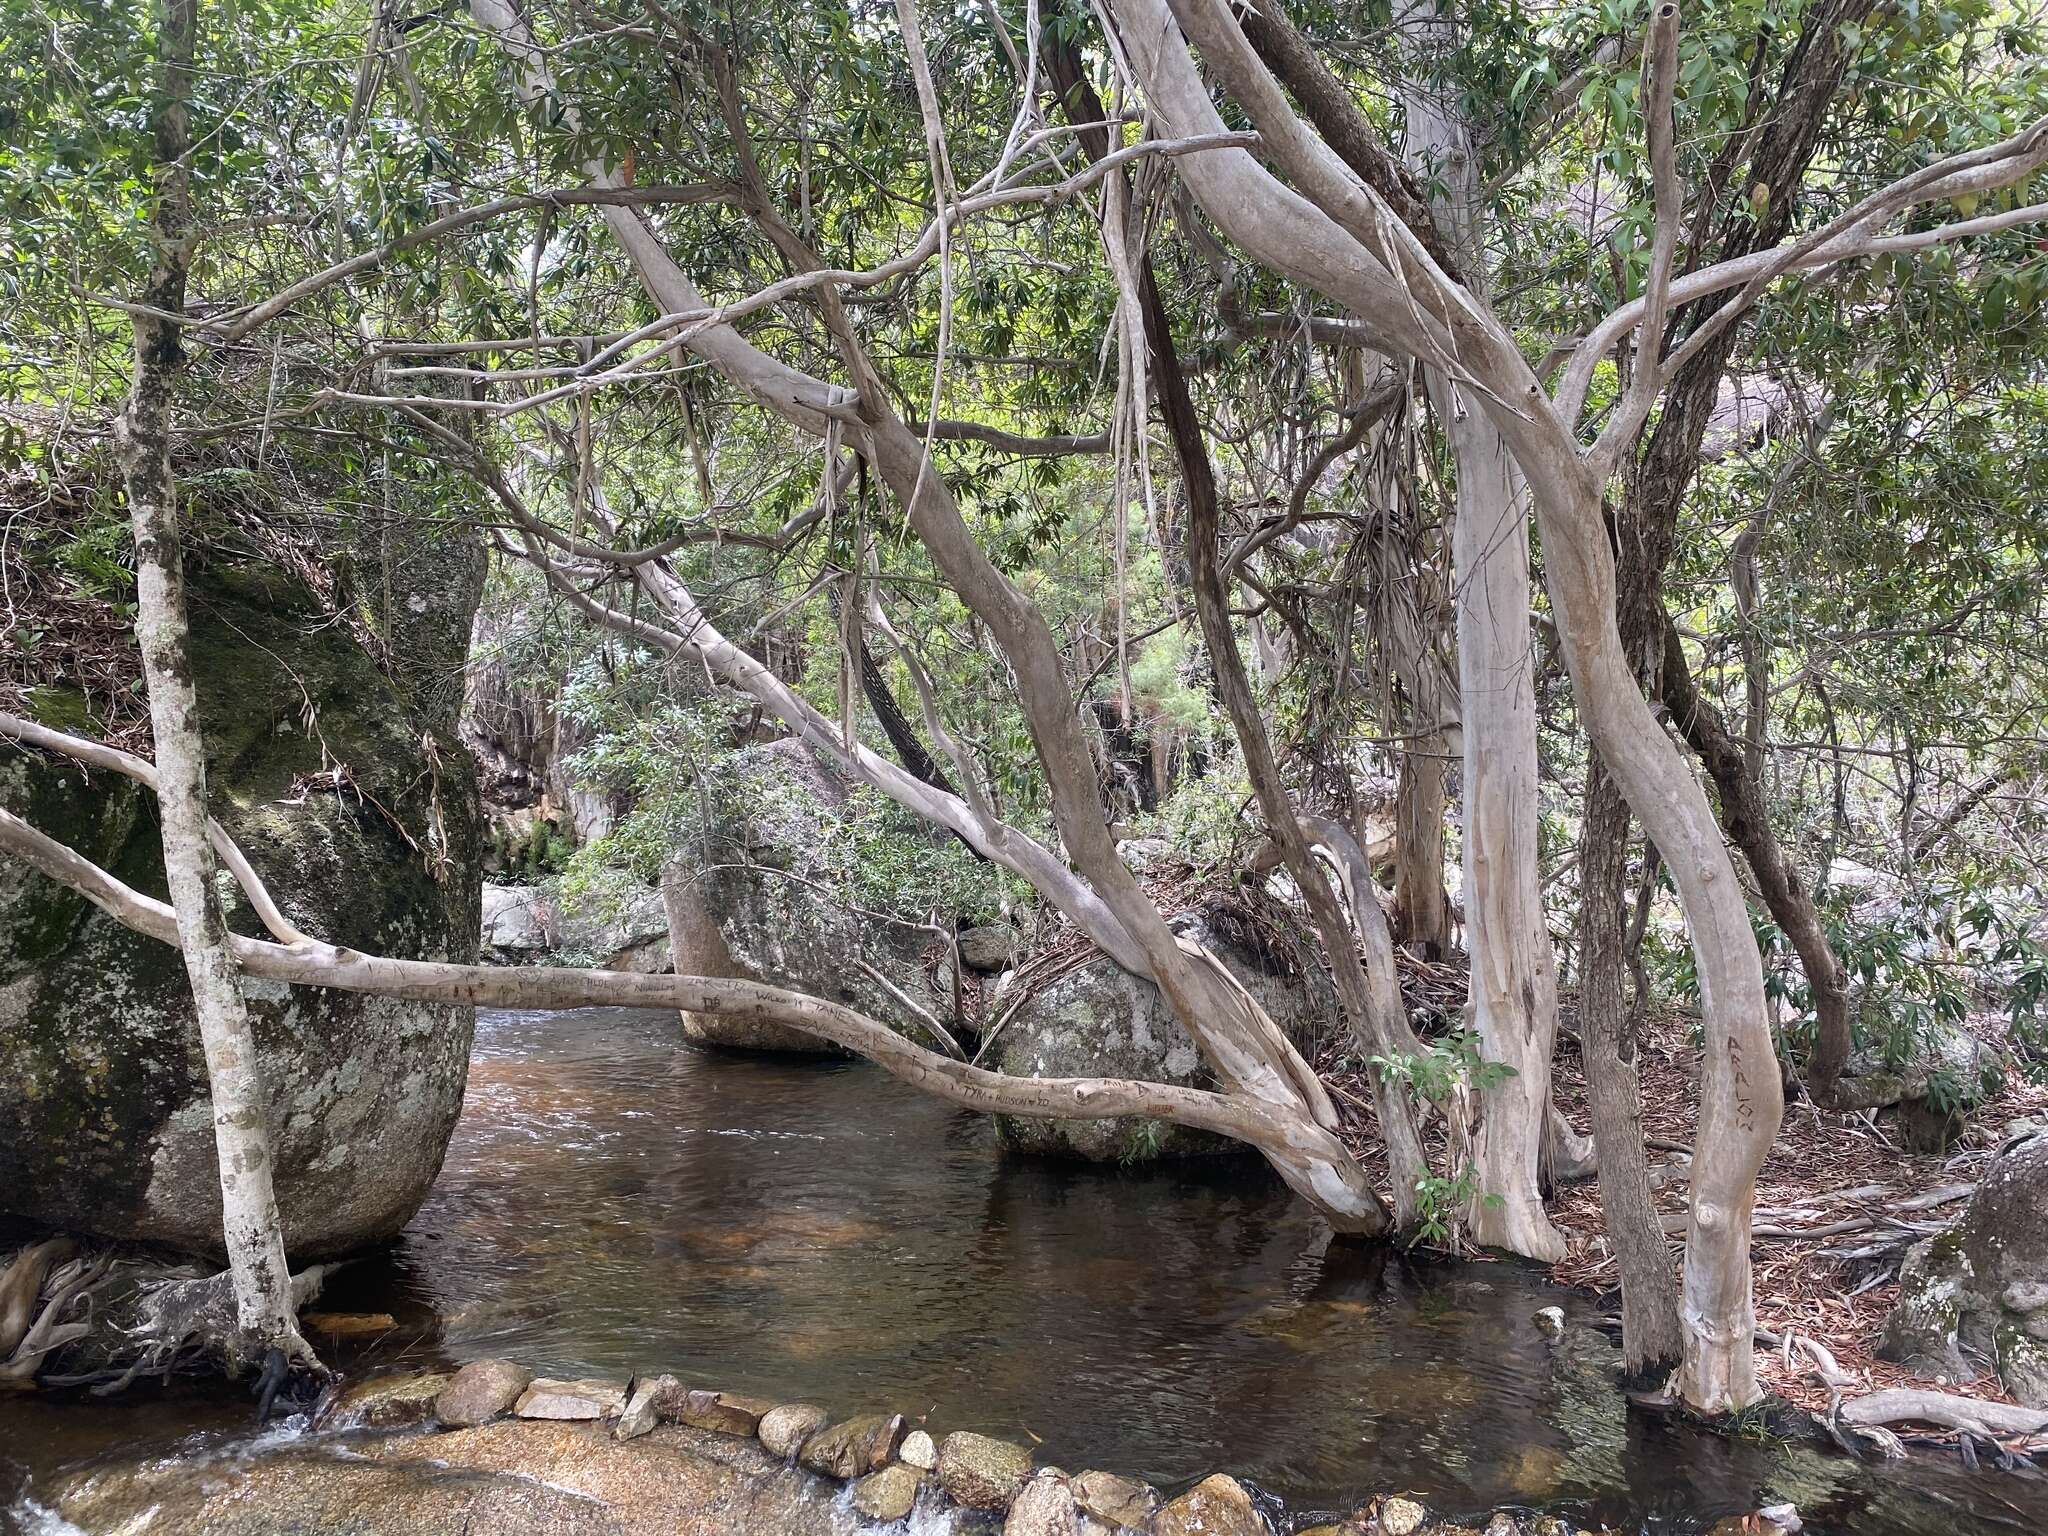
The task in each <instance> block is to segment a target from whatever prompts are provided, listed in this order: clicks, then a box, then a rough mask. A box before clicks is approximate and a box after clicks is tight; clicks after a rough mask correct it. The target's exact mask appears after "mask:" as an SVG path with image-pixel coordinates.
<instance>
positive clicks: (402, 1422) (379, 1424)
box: [332, 1371, 453, 1429]
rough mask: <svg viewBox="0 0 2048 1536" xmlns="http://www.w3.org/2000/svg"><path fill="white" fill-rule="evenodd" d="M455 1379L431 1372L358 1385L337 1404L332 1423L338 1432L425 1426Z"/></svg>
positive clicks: (386, 1377)
mask: <svg viewBox="0 0 2048 1536" xmlns="http://www.w3.org/2000/svg"><path fill="white" fill-rule="evenodd" d="M452 1379H453V1378H452V1377H450V1376H449V1375H448V1374H447V1373H446V1372H444V1371H430V1372H427V1373H425V1374H423V1375H419V1376H383V1377H379V1378H377V1379H376V1380H374V1381H364V1382H358V1383H356V1384H355V1385H354V1386H352V1387H350V1388H349V1389H348V1390H347V1391H345V1392H343V1393H342V1395H341V1398H340V1400H339V1401H338V1402H336V1403H335V1405H334V1414H333V1418H332V1422H333V1424H334V1426H335V1427H336V1428H337V1429H399V1428H403V1427H405V1426H407V1425H412V1424H424V1423H426V1422H427V1421H428V1420H429V1419H431V1418H433V1417H434V1413H435V1404H436V1402H437V1400H438V1399H439V1398H440V1396H441V1393H442V1392H443V1391H444V1390H445V1389H446V1388H447V1387H448V1385H449V1383H450V1381H451V1380H452Z"/></svg>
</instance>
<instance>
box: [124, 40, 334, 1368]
mask: <svg viewBox="0 0 2048 1536" xmlns="http://www.w3.org/2000/svg"><path fill="white" fill-rule="evenodd" d="M156 21H157V26H158V44H157V47H158V86H157V92H158V97H157V102H156V108H155V140H156V145H155V148H156V172H157V176H158V178H159V185H158V188H157V206H156V211H155V214H154V217H153V220H152V224H153V229H152V233H153V235H154V237H155V240H156V245H157V257H156V263H155V266H154V268H153V270H152V271H151V273H150V278H149V284H148V286H147V288H145V289H144V291H143V293H142V295H141V302H142V304H144V305H146V306H147V308H148V310H149V311H151V313H144V314H137V315H136V317H135V320H134V327H135V375H134V381H133V384H132V386H131V387H130V390H129V395H128V400H127V402H126V404H125V405H123V407H122V409H121V412H120V414H119V415H118V416H117V417H116V418H115V420H114V455H115V459H116V461H117V462H118V464H119V466H120V470H121V477H122V482H123V486H124V488H125V490H126V492H127V496H128V514H129V521H130V525H131V527H132V529H133V531H134V536H135V596H136V615H135V637H136V640H137V643H138V645H139V648H140V650H141V653H142V675H143V680H144V682H145V684H146V685H147V688H148V692H149V716H150V729H151V736H152V739H153V741H154V743H155V749H156V775H157V801H158V805H159V808H160V820H161V823H162V828H163V856H164V878H165V883H166V884H167V885H168V886H169V888H170V894H171V904H172V907H173V910H174V911H175V913H176V916H177V936H178V943H179V947H180V948H181V950H182V951H183V953H184V957H185V972H186V975H187V976H188V977H189V978H190V981H191V984H192V1001H193V1009H194V1012H195V1014H196V1016H197V1018H198V1022H199V1036H200V1042H201V1045H202V1046H203V1047H204V1050H205V1054H206V1072H207V1082H208V1086H209V1088H210V1091H211V1094H212V1099H213V1133H214V1145H215V1148H216V1151H217V1154H218V1157H219V1162H220V1192H221V1232H222V1237H223V1241H224V1243H225V1245H226V1248H227V1255H228V1271H229V1273H230V1275H231V1276H232V1277H233V1288H234V1297H235V1311H236V1321H237V1324H238V1326H239V1330H240V1335H241V1337H240V1340H239V1351H240V1353H241V1356H242V1358H241V1359H240V1360H232V1359H231V1360H230V1362H229V1363H230V1365H231V1366H239V1365H242V1364H247V1363H251V1362H253V1361H256V1360H259V1359H261V1358H262V1357H263V1356H264V1355H266V1354H267V1353H268V1352H269V1351H271V1350H278V1351H281V1352H282V1353H283V1354H284V1355H285V1356H287V1357H288V1358H290V1359H292V1360H294V1361H296V1362H299V1363H316V1362H315V1361H314V1356H313V1352H312V1350H311V1349H310V1348H309V1347H308V1346H307V1344H306V1343H305V1341H304V1339H302V1338H301V1337H300V1335H299V1331H298V1322H297V1319H296V1317H295V1316H294V1313H293V1308H292V1291H291V1273H290V1270H289V1268H288V1266H287V1264H286V1262H285V1252H284V1229H283V1226H282V1224H281V1223H280V1222H279V1220H278V1214H277V1200H276V1197H275V1194H274V1191H273V1189H272V1187H271V1154H270V1132H269V1127H268V1125H267V1124H266V1121H265V1114H266V1105H265V1095H264V1088H263V1077H262V1072H261V1068H260V1065H259V1062H258V1059H257V1054H256V1037H255V1032H254V1030H253V1029H252V1028H251V1026H250V1022H249V1011H248V1007H247V1004H246V1003H245V1001H244V999H243V996H242V984H241V977H240V974H239V972H238V970H237V967H236V964H235V961H234V958H233V956H232V954H231V953H230V951H229V947H228V929H227V920H226V918H225V917H224V916H223V915H222V912H221V905H220V897H219V895H218V893H217V892H216V891H215V889H214V880H213V877H214V870H215V863H214V850H213V845H212V842H211V841H210V838H209V828H208V817H207V809H206V749H205V744H204V743H203V742H202V741H201V739H200V734H199V704H198V696H197V694H196V693H195V691H194V688H193V682H192V667H191V663H190V661H189V659H188V657H187V654H186V653H187V647H188V643H189V635H188V630H187V626H186V621H185V592H184V569H183V555H182V551H181V548H180V544H179V537H178V485H177V479H176V477H175V475H174V473H173V471H172V468H171V431H172V423H173V415H174V408H173V392H174V387H175V386H174V378H175V374H176V371H177V369H178V367H179V365H180V364H181V363H182V361H183V350H182V347H181V346H180V337H179V326H178V324H177V322H176V321H175V320H173V319H171V318H168V317H170V316H175V315H177V314H179V313H181V312H182V311H183V309H184V306H185V281H186V271H187V266H188V263H189V260H190V250H191V240H192V233H193V231H192V212H191V188H190V173H189V170H188V169H187V167H186V164H185V159H186V155H187V152H188V150H189V148H190V144H191V98H192V80H193V62H192V61H193V52H194V46H195V43H196V39H197V33H198V6H197V0H162V3H161V4H160V6H159V8H158V10H157V14H156Z"/></svg>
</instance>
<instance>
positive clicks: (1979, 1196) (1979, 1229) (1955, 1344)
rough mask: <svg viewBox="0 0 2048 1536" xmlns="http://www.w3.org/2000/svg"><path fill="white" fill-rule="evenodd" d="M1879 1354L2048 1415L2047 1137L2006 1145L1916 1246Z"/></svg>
mask: <svg viewBox="0 0 2048 1536" xmlns="http://www.w3.org/2000/svg"><path fill="white" fill-rule="evenodd" d="M1879 1354H1880V1355H1882V1356H1883V1357H1884V1358H1885V1359H1887V1360H1895V1361H1897V1362H1899V1363H1900V1364H1902V1365H1904V1366H1906V1367H1907V1368H1908V1369H1910V1370H1914V1371H1917V1372H1919V1373H1921V1374H1923V1375H1927V1376H1932V1377H1940V1378H1945V1379H1946V1380H1948V1381H1950V1382H1962V1381H1968V1380H1970V1379H1972V1378H1974V1377H1975V1376H1977V1375H1978V1374H1979V1371H1980V1370H1981V1369H1982V1368H1983V1367H1984V1366H1989V1367H1990V1368H1991V1369H1993V1370H1994V1371H1996V1372H1997V1373H1998V1378H1999V1380H2000V1381H2002V1382H2003V1383H2004V1384H2005V1387H2006V1390H2007V1391H2009V1392H2011V1393H2012V1395H2013V1396H2014V1397H2015V1398H2016V1399H2017V1400H2018V1401H2019V1402H2021V1403H2022V1404H2024V1405H2025V1406H2027V1407H2029V1408H2048V1134H2035V1135H2031V1136H2027V1137H2024V1138H2021V1139H2019V1140H2017V1141H2014V1142H2011V1143H2008V1144H2007V1146H2006V1147H2005V1148H2004V1149H2003V1150H2002V1151H2001V1152H2000V1153H1999V1155H1998V1156H1997V1157H1996V1158H1994V1159H1993V1161H1992V1162H1991V1164H1990V1165H1989V1166H1988V1167H1987V1168H1986V1169H1985V1172H1984V1177H1983V1180H1982V1181H1981V1182H1980V1183H1979V1184H1978V1186H1977V1192H1976V1193H1975V1194H1974V1195H1973V1196H1971V1198H1970V1203H1969V1205H1968V1207H1967V1208H1966V1209H1965V1210H1964V1212H1963V1214H1962V1216H1961V1217H1960V1218H1959V1219H1958V1220H1957V1222H1956V1224H1955V1225H1954V1226H1953V1227H1951V1228H1950V1229H1949V1230H1948V1231H1946V1232H1942V1233H1938V1234H1936V1235H1935V1236H1933V1237H1930V1238H1927V1239H1925V1240H1923V1241H1922V1242H1920V1243H1917V1244H1916V1245H1914V1247H1913V1248H1912V1250H1911V1251H1910V1252H1909V1253H1908V1254H1907V1255H1906V1262H1905V1265H1904V1267H1903V1268H1902V1270H1901V1271H1900V1275H1899V1301H1898V1304H1897V1306H1896V1307H1895V1308H1894V1309H1893V1311H1892V1315H1891V1318H1890V1320H1889V1321H1888V1322H1887V1324H1886V1326H1885V1335H1884V1340H1883V1343H1882V1345H1881V1346H1880V1348H1879Z"/></svg>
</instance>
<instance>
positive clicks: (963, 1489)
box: [939, 1430, 1031, 1509]
mask: <svg viewBox="0 0 2048 1536" xmlns="http://www.w3.org/2000/svg"><path fill="white" fill-rule="evenodd" d="M1030 1475H1031V1453H1030V1452H1029V1451H1027V1450H1025V1449H1024V1447H1023V1446H1021V1445H1012V1444H1011V1443H1010V1442H1009V1441H1007V1440H997V1439H995V1438H994V1437H993V1436H990V1435H977V1434H974V1433H973V1432H971V1431H969V1430H958V1431H955V1432H954V1433H953V1434H950V1435H948V1436H946V1438H945V1439H944V1440H942V1441H941V1442H940V1443H939V1483H940V1485H941V1486H942V1487H943V1488H944V1489H945V1490H946V1492H947V1493H949V1494H951V1495H952V1496H953V1500H954V1502H955V1503H958V1504H965V1505H966V1506H967V1507H968V1508H969V1509H1007V1508H1008V1507H1009V1504H1010V1501H1011V1500H1012V1499H1014V1498H1016V1497H1017V1494H1018V1492H1019V1490H1021V1489H1022V1488H1023V1486H1024V1480H1025V1479H1026V1478H1027V1477H1029V1476H1030Z"/></svg>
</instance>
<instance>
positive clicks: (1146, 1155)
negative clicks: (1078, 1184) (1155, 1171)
mask: <svg viewBox="0 0 2048 1536" xmlns="http://www.w3.org/2000/svg"><path fill="white" fill-rule="evenodd" d="M1172 926H1173V930H1174V931H1175V932H1176V933H1178V934H1181V935H1183V936H1184V937H1186V938H1189V939H1192V940H1193V941H1194V942H1195V943H1197V944H1201V945H1203V946H1204V947H1206V948H1207V949H1209V950H1210V951H1211V952H1212V953H1213V954H1215V956H1216V957H1217V958H1218V959H1219V960H1221V961H1222V962H1223V963H1224V965H1226V966H1227V967H1229V969H1230V972H1231V974H1232V975H1234V976H1236V977H1237V979H1238V980H1239V981H1241V982H1242V983H1244V987H1245V990H1246V991H1248V992H1250V993H1251V995H1252V996H1253V997H1254V998H1256V999H1257V1000H1258V1002H1259V1006H1261V1007H1262V1008H1264V1009H1265V1010H1266V1012H1267V1013H1269V1014H1271V1015H1272V1016H1273V1021H1274V1022H1275V1023H1276V1024H1278V1025H1279V1026H1280V1028H1281V1029H1282V1031H1284V1032H1285V1033H1286V1035H1287V1036H1288V1038H1289V1039H1291V1040H1293V1041H1294V1042H1295V1044H1296V1045H1297V1046H1301V1047H1303V1048H1304V1049H1306V1048H1309V1047H1311V1046H1312V1044H1313V1043H1314V1042H1315V1041H1316V1040H1317V1039H1319V1038H1320V1037H1321V1036H1322V1035H1323V1034H1325V1033H1326V1032H1327V1031H1329V1030H1330V1029H1333V1028H1335V1027H1336V1026H1337V1021H1338V1018H1339V1009H1338V1004H1337V999H1336V993H1335V991H1334V990H1333V988H1332V987H1331V985H1330V982H1329V979H1328V977H1327V976H1325V975H1324V973H1323V972H1322V971H1321V970H1320V969H1319V968H1317V967H1315V966H1313V965H1306V966H1304V965H1303V964H1302V963H1301V962H1300V961H1299V960H1298V959H1297V958H1296V957H1295V956H1293V955H1290V954H1287V953H1284V952H1283V951H1281V950H1280V949H1278V948H1276V947H1275V946H1273V945H1271V944H1269V943H1267V942H1266V941H1265V939H1264V938H1263V936H1262V935H1261V933H1260V931H1259V929H1258V927H1257V925H1255V924H1253V923H1252V922H1250V921H1248V914H1246V913H1245V912H1244V911H1243V910H1242V909H1241V908H1239V907H1237V906H1236V905H1235V904H1234V903H1229V902H1221V901H1218V902H1212V903H1210V904H1209V905H1208V906H1205V907H1202V908H1198V909H1196V910H1195V911H1192V912H1186V913H1183V914H1181V915H1180V916H1178V917H1176V918H1174V919H1173V923H1172ZM1006 1006H1007V1004H1006V1002H1005V1001H1004V999H1003V998H1002V997H1001V995H1000V994H999V995H998V998H997V1001H996V1002H995V1004H994V1005H993V1007H994V1011H995V1012H997V1013H1001V1012H1002V1011H1003V1009H1004V1008H1005V1007H1006ZM988 1060H989V1062H990V1064H992V1065H994V1066H995V1067H996V1068H997V1069H998V1070H999V1071H1003V1072H1007V1073H1009V1074H1010V1075H1011V1076H1013V1077H1129V1078H1139V1079H1142V1080H1145V1081H1148V1082H1156V1083H1173V1084H1178V1085H1181V1086H1186V1087H1198V1088H1213V1087H1215V1086H1216V1083H1215V1079H1214V1077H1213V1076H1211V1074H1210V1072H1209V1070H1208V1068H1207V1067H1206V1066H1205V1065H1204V1064H1203V1062H1202V1057H1201V1053H1200V1052H1199V1051H1198V1050H1196V1048H1195V1042H1194V1041H1193V1040H1192V1039H1191V1038H1190V1037H1189V1035H1188V1032H1187V1030H1186V1029H1184V1028H1183V1027H1182V1026H1181V1022H1180V1020H1179V1019H1177V1018H1175V1017H1174V1014H1173V1010H1172V1009H1171V1008H1169V1007H1168V1006H1167V1003H1166V999H1165V998H1164V997H1162V996H1161V995H1160V992H1159V989H1158V988H1157V987H1156V986H1154V985H1153V984H1152V983H1151V982H1150V981H1147V980H1145V979H1144V978H1143V977H1139V976H1134V975H1132V974H1131V973H1130V972H1129V971H1127V970H1125V969H1124V968H1123V967H1122V966H1120V965H1118V964H1117V963H1116V962H1115V961H1114V960H1111V959H1110V958H1109V957H1108V956H1106V955H1097V956H1095V957H1094V958H1093V959H1091V960H1089V961H1088V962H1087V963H1086V964H1084V965H1080V966H1077V967H1075V968H1074V969H1073V970H1070V971H1066V972H1064V973H1062V974H1061V975H1058V976H1055V977H1054V978H1053V979H1052V980H1050V981H1048V982H1046V983H1045V984H1044V985H1043V986H1041V987H1039V988H1038V989H1037V991H1036V992H1035V993H1034V994H1033V995H1032V996H1031V997H1030V998H1028V999H1026V1000H1025V1001H1024V1002H1023V1003H1022V1004H1020V1005H1019V1006H1018V1008H1017V1010H1016V1012H1015V1013H1014V1014H1013V1015H1011V1017H1010V1019H1009V1021H1008V1022H1007V1023H1006V1024H1004V1025H1003V1026H1002V1029H1001V1032H1000V1033H999V1034H997V1035H996V1037H995V1040H994V1043H993V1045H992V1047H991V1048H990V1050H989V1058H988ZM996 1132H997V1135H998V1137H999V1138H1000V1139H1001V1141H1002V1143H1003V1145H1004V1146H1006V1147H1008V1148H1010V1149H1012V1150H1014V1151H1018V1152H1028V1153H1035V1154H1039V1155H1043V1156H1051V1157H1068V1158H1079V1159H1082V1160H1085V1161H1088V1162H1099V1163H1110V1162H1114V1163H1142V1162H1149V1161H1151V1160H1153V1159H1155V1158H1163V1157H1195V1156H1207V1155H1214V1154H1218V1153H1229V1152H1238V1151H1242V1150H1243V1148H1242V1146H1241V1144H1240V1143H1237V1142H1234V1141H1231V1140H1228V1139H1227V1138H1225V1137H1221V1136H1217V1135H1214V1134H1213V1133H1211V1132H1207V1131H1195V1130H1189V1129H1188V1128H1187V1127H1185V1126H1179V1125H1173V1124H1170V1123H1168V1122H1166V1121H1163V1120H1148V1119H1143V1118H1138V1117H1123V1118H1105V1119H1098V1120H1041V1119H1027V1118H1024V1117H1022V1116H1012V1115H999V1116H997V1118H996Z"/></svg>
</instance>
